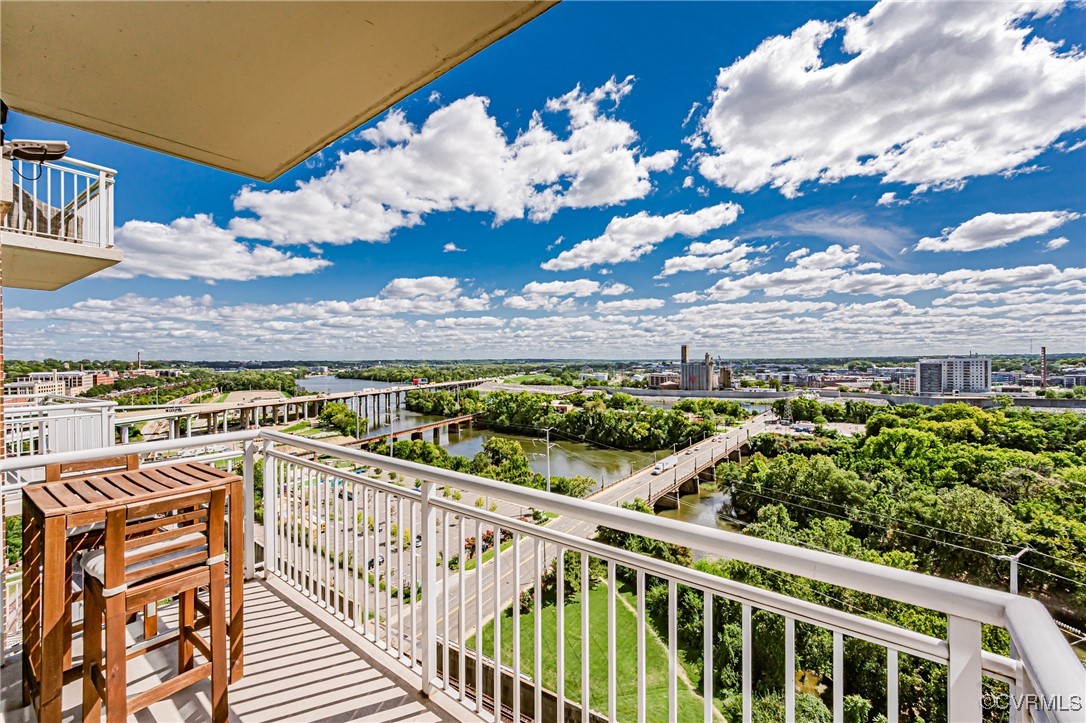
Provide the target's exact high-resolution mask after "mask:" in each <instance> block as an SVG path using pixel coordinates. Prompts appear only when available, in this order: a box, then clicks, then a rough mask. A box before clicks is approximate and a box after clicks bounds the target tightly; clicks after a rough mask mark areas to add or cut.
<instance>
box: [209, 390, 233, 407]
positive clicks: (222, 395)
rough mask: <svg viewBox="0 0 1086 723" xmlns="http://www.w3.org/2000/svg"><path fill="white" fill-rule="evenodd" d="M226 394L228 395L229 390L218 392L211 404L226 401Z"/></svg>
mask: <svg viewBox="0 0 1086 723" xmlns="http://www.w3.org/2000/svg"><path fill="white" fill-rule="evenodd" d="M228 396H230V393H229V392H227V393H226V394H220V395H219V396H218V397H216V398H215V401H214V402H213V404H222V403H223V402H225V401H226V398H227V397H228Z"/></svg>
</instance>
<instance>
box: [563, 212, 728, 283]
mask: <svg viewBox="0 0 1086 723" xmlns="http://www.w3.org/2000/svg"><path fill="white" fill-rule="evenodd" d="M742 211H743V208H742V207H741V206H739V205H738V204H735V203H719V204H717V205H715V206H709V207H707V208H702V209H699V210H697V211H693V212H691V213H687V212H685V211H676V212H675V213H669V214H667V215H665V216H654V215H652V214H650V213H648V212H647V211H641V212H640V213H637V214H634V215H633V216H624V217H615V218H613V219H611V222H610V223H608V224H607V228H606V229H604V232H603V235H602V236H599V237H597V238H594V239H589V240H588V241H581V242H580V243H578V244H577V245H576V246H574V247H573V248H571V249H567V250H566V251H563V252H562V253H560V254H558V256H556V257H555V258H553V259H551V260H550V261H546V262H544V263H543V264H542V267H543V268H544V269H546V270H548V271H565V270H569V269H587V268H589V267H591V266H595V265H597V264H617V263H621V262H623V261H636V260H637V259H639V258H641V257H642V256H644V255H645V254H647V253H650V252H651V251H652V250H653V249H655V248H656V246H657V244H659V243H660V242H662V241H664V240H666V239H669V238H671V237H672V236H686V237H688V238H697V237H698V236H701V235H702V234H704V233H707V232H708V231H712V230H713V229H717V228H720V227H721V226H727V225H729V224H731V223H734V222H735V219H736V218H738V217H739V214H740V213H741V212H742Z"/></svg>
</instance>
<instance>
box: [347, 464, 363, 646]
mask: <svg viewBox="0 0 1086 723" xmlns="http://www.w3.org/2000/svg"><path fill="white" fill-rule="evenodd" d="M360 491H361V492H362V494H365V493H366V488H365V487H361V486H359V485H358V484H357V483H355V482H352V483H351V519H350V526H351V530H352V532H353V534H352V535H351V562H352V563H353V565H352V566H351V567H352V575H353V579H352V580H351V582H352V585H351V587H353V588H354V596H353V598H352V600H351V619H352V620H353V621H354V629H355V630H361V629H362V607H361V605H362V589H363V588H362V584H361V579H362V575H364V574H365V573H366V570H365V562H364V561H363V567H362V569H361V570H359V568H358V537H359V529H358V528H359V527H360V526H361V525H360V523H359V522H358V493H359V492H360Z"/></svg>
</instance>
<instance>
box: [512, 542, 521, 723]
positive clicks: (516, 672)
mask: <svg viewBox="0 0 1086 723" xmlns="http://www.w3.org/2000/svg"><path fill="white" fill-rule="evenodd" d="M513 720H514V721H519V720H520V535H519V534H517V533H516V531H514V532H513Z"/></svg>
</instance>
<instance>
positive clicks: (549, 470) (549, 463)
mask: <svg viewBox="0 0 1086 723" xmlns="http://www.w3.org/2000/svg"><path fill="white" fill-rule="evenodd" d="M545 431H546V432H547V492H550V491H551V428H550V427H547V429H546V430H545Z"/></svg>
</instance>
